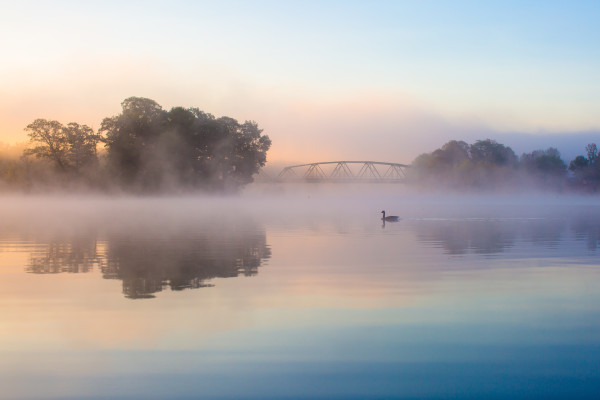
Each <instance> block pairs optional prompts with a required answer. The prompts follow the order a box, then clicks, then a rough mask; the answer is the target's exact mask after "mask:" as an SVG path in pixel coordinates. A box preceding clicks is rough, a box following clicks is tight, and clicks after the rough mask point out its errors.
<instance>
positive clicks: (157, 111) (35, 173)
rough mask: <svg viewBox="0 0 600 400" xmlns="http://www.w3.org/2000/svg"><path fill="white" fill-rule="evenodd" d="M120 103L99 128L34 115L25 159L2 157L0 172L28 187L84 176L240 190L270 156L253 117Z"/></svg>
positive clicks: (132, 185)
mask: <svg viewBox="0 0 600 400" xmlns="http://www.w3.org/2000/svg"><path fill="white" fill-rule="evenodd" d="M121 106H122V112H121V113H120V114H119V115H116V116H113V117H108V118H105V119H104V120H103V121H102V124H101V126H100V129H99V130H98V132H94V130H93V129H91V128H90V127H88V126H86V125H80V124H77V123H69V124H68V125H66V126H65V125H63V124H61V123H60V122H58V121H50V120H45V119H37V120H35V121H34V122H33V123H31V124H30V125H28V126H27V128H26V131H27V132H28V134H29V146H28V148H27V149H26V150H25V151H24V153H23V157H22V159H21V160H20V161H19V162H17V161H14V162H12V163H9V162H7V161H4V160H2V158H0V179H3V180H4V181H5V182H9V181H11V180H12V181H11V183H15V184H16V183H20V184H24V185H25V186H26V185H32V184H35V183H40V182H43V183H46V184H56V183H58V182H62V183H65V182H77V183H82V182H84V183H86V184H87V185H88V186H91V187H99V188H108V187H120V188H123V189H126V190H130V191H135V192H160V191H165V190H181V189H192V190H193V189H210V190H236V189H238V188H240V187H242V186H243V185H245V184H247V183H250V182H252V180H253V178H252V177H253V175H255V174H256V173H258V171H259V169H260V168H261V167H262V166H264V165H265V163H266V155H267V151H268V150H269V148H270V146H271V141H270V139H269V137H268V136H266V135H263V134H262V130H261V129H259V128H258V125H257V124H256V123H255V122H253V121H246V122H244V123H239V122H238V121H236V120H235V119H233V118H229V117H221V118H215V117H214V116H213V115H211V114H208V113H205V112H202V111H200V110H199V109H197V108H183V107H174V108H172V109H171V110H169V111H167V110H164V109H163V108H162V107H161V106H160V105H159V104H158V103H156V102H155V101H154V100H150V99H146V98H140V97H130V98H128V99H126V100H125V101H123V103H121ZM99 144H104V152H103V156H99V152H98V147H99ZM36 160H37V161H38V162H37V163H36V162H35V161H36ZM17 176H18V178H15V177H17Z"/></svg>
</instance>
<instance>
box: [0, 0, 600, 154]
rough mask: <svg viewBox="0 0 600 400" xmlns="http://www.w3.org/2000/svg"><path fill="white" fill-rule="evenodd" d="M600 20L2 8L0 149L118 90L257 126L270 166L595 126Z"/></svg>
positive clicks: (465, 5)
mask: <svg viewBox="0 0 600 400" xmlns="http://www.w3.org/2000/svg"><path fill="white" fill-rule="evenodd" d="M599 18H600V2H598V1H589V2H588V1H541V0H540V1H508V0H507V1H502V2H489V1H219V2H217V1H123V0H120V1H39V2H31V1H20V2H14V1H1V0H0V54H1V59H0V60H1V62H0V141H2V142H5V143H12V142H15V141H23V140H26V134H25V133H24V132H23V128H24V127H25V126H26V125H27V124H29V123H30V122H32V121H33V120H34V119H35V118H48V119H57V120H59V121H61V122H64V123H67V122H71V121H74V122H79V123H85V124H88V125H90V126H92V127H94V128H98V127H99V126H100V122H101V121H102V118H104V117H106V116H111V115H114V114H117V113H118V112H119V111H120V103H121V101H123V100H124V99H125V98H127V97H130V96H141V97H149V98H152V99H154V100H156V101H157V102H158V103H159V104H161V105H162V106H163V107H164V108H166V109H168V108H170V107H173V106H186V107H198V108H200V109H202V110H204V111H206V112H210V113H212V114H214V115H215V116H222V115H227V116H230V117H233V118H236V119H238V120H240V121H243V120H247V119H249V120H255V121H256V122H258V124H259V125H260V126H261V127H262V128H264V130H265V131H264V132H265V133H266V134H268V135H269V136H270V137H271V139H272V140H273V147H272V150H271V152H270V153H269V159H270V160H271V161H274V162H288V161H326V160H333V159H347V160H348V159H373V160H379V161H393V162H410V161H412V159H414V157H415V156H416V155H418V154H419V153H420V152H423V151H431V150H433V149H434V148H436V147H439V146H440V145H441V144H443V142H444V141H445V140H447V139H449V138H456V139H465V138H470V137H476V136H480V138H486V137H490V136H493V135H494V134H495V133H502V132H512V133H514V132H522V133H534V134H540V133H557V134H558V133H561V134H565V133H566V134H569V133H575V132H600V46H599V45H598V41H599V39H600V24H599V23H598V20H599ZM509 144H510V143H509ZM548 145H552V143H548Z"/></svg>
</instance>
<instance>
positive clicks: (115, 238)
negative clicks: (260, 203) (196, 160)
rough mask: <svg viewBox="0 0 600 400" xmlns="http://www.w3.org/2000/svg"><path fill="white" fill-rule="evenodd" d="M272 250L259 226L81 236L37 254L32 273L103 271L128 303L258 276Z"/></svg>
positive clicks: (51, 244) (50, 245)
mask: <svg viewBox="0 0 600 400" xmlns="http://www.w3.org/2000/svg"><path fill="white" fill-rule="evenodd" d="M270 256H271V250H270V248H269V247H268V245H267V243H266V234H265V232H264V230H259V229H257V228H256V227H255V226H246V225H244V226H239V225H237V226H230V227H229V228H224V227H219V226H211V227H210V229H208V228H207V227H205V228H204V229H203V230H202V231H198V230H193V229H189V227H188V229H182V230H179V231H173V230H169V231H168V232H164V231H160V230H156V229H150V230H148V231H145V232H143V233H141V234H140V233H135V234H132V233H131V232H130V233H129V234H127V233H124V232H112V233H108V234H107V235H106V238H104V239H99V237H98V235H92V234H80V235H76V236H73V237H70V238H66V239H65V238H58V239H52V240H49V241H48V242H47V244H45V245H43V246H40V247H37V248H36V250H34V251H32V252H31V255H30V262H29V265H28V266H27V272H30V273H36V274H48V273H60V272H70V273H78V272H89V271H91V270H92V269H93V267H94V266H96V267H98V268H100V270H101V272H102V275H103V277H104V278H105V279H119V280H121V281H122V282H123V294H124V295H125V297H127V298H132V299H140V298H152V297H154V296H155V293H157V292H160V291H162V290H164V289H165V288H167V287H168V288H170V289H171V290H183V289H197V288H202V287H209V286H212V285H211V284H210V283H207V282H208V281H210V280H211V279H213V278H232V277H237V276H239V275H244V276H252V275H256V274H257V273H258V268H259V267H260V266H261V264H262V263H263V262H264V260H266V259H268V258H270Z"/></svg>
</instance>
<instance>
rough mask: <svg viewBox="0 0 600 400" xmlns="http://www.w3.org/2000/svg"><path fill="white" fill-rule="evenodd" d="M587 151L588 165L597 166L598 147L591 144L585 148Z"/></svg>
mask: <svg viewBox="0 0 600 400" xmlns="http://www.w3.org/2000/svg"><path fill="white" fill-rule="evenodd" d="M585 151H586V153H587V156H588V157H587V158H588V163H589V164H590V165H592V164H595V163H596V160H597V159H598V147H596V143H590V144H588V145H587V146H585Z"/></svg>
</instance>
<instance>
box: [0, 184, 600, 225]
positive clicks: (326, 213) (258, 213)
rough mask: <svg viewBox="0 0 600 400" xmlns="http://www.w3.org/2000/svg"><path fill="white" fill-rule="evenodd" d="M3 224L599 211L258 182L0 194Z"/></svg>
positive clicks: (526, 201)
mask: <svg viewBox="0 0 600 400" xmlns="http://www.w3.org/2000/svg"><path fill="white" fill-rule="evenodd" d="M0 202H1V204H2V207H1V208H0V228H1V229H4V230H5V229H7V228H8V229H14V228H18V229H19V230H23V229H31V230H34V231H38V232H39V231H43V230H66V229H75V228H77V227H85V226H95V227H103V228H107V229H122V228H127V229H130V230H134V231H135V230H140V229H147V228H148V226H155V227H160V228H161V229H167V228H173V227H177V226H178V225H182V226H186V225H189V224H194V223H202V224H207V223H210V224H215V226H219V225H223V224H228V223H235V222H236V221H240V220H241V219H248V218H250V219H252V220H254V221H255V222H256V223H259V224H266V225H270V224H275V225H277V224H280V223H285V222H292V221H295V222H302V221H310V222H316V223H318V222H320V221H321V222H331V221H346V222H353V221H356V222H359V221H360V222H361V223H362V222H365V221H367V222H369V221H373V220H379V219H380V218H381V211H382V210H385V211H386V213H387V215H398V216H399V217H400V218H401V219H410V218H467V217H468V218H510V217H514V218H516V217H520V218H533V217H542V216H543V217H565V216H576V215H583V216H585V215H586V214H589V213H594V212H596V211H598V210H600V205H599V204H598V199H597V198H596V197H595V196H592V195H557V194H545V193H542V194H524V195H515V194H487V195H484V194H479V195H459V194H451V195H423V194H417V193H414V192H410V191H408V190H406V189H405V188H404V187H402V186H400V185H396V186H394V185H356V186H346V185H337V186H336V185H333V186H324V185H323V186H322V185H290V186H288V187H281V186H270V185H264V186H262V185H256V186H254V187H250V188H248V189H247V190H246V191H245V192H244V193H242V194H240V195H231V196H216V195H188V196H177V197H169V196H160V197H136V196H120V197H119V196H116V197H109V196H93V195H47V196H23V195H4V196H2V197H0Z"/></svg>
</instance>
